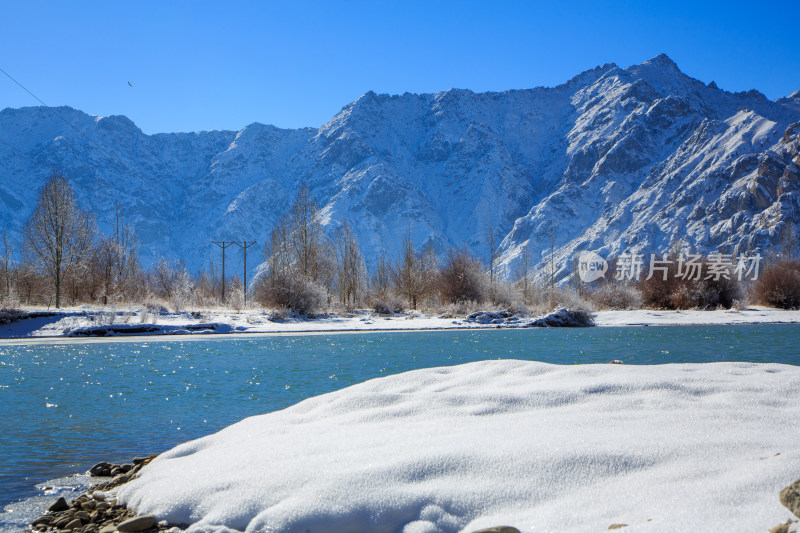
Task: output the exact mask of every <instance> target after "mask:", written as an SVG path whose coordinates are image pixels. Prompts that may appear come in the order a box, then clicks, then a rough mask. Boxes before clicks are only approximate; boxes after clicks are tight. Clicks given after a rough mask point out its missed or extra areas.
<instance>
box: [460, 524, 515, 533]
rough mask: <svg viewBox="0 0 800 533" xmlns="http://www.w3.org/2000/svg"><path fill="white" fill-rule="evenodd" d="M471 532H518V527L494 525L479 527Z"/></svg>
mask: <svg viewBox="0 0 800 533" xmlns="http://www.w3.org/2000/svg"><path fill="white" fill-rule="evenodd" d="M472 533H520V531H519V529H517V528H515V527H511V526H495V527H487V528H486V529H479V530H478V531H473V532H472Z"/></svg>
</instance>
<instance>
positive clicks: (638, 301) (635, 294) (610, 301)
mask: <svg viewBox="0 0 800 533" xmlns="http://www.w3.org/2000/svg"><path fill="white" fill-rule="evenodd" d="M591 300H592V302H593V303H594V305H595V306H596V307H597V308H599V309H619V310H626V309H638V308H639V307H641V306H642V295H641V294H640V293H639V291H638V290H636V288H634V287H631V286H629V285H603V286H602V287H599V288H598V289H597V290H595V291H594V292H593V293H592V295H591Z"/></svg>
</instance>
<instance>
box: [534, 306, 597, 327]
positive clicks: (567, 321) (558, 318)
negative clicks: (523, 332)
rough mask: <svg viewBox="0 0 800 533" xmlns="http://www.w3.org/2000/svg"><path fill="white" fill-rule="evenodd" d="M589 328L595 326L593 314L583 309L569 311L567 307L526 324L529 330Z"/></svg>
mask: <svg viewBox="0 0 800 533" xmlns="http://www.w3.org/2000/svg"><path fill="white" fill-rule="evenodd" d="M588 326H594V315H592V313H590V312H589V311H585V310H583V309H567V308H566V307H562V308H561V309H558V310H557V311H553V312H552V313H550V314H549V315H546V316H543V317H542V318H537V319H536V320H534V321H532V322H529V323H528V324H525V327H528V328H559V327H568V328H569V327H572V328H581V327H588Z"/></svg>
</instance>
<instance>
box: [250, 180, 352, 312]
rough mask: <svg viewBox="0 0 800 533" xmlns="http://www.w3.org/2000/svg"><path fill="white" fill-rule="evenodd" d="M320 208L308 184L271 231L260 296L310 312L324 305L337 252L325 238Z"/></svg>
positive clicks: (334, 272)
mask: <svg viewBox="0 0 800 533" xmlns="http://www.w3.org/2000/svg"><path fill="white" fill-rule="evenodd" d="M318 211H319V210H318V208H317V205H316V203H315V202H314V201H313V199H312V198H311V194H310V192H309V190H308V188H307V187H305V186H303V187H302V188H301V189H300V192H299V194H298V195H297V199H296V200H295V202H294V204H293V205H292V208H291V210H290V211H289V212H288V213H286V214H285V215H283V216H282V217H281V218H280V219H279V220H278V222H277V223H276V224H275V226H274V227H273V228H272V231H271V232H270V238H269V241H268V243H267V244H266V245H265V247H264V254H265V255H266V257H267V270H266V273H265V274H264V276H263V277H262V279H261V280H259V282H258V292H259V295H258V299H259V301H261V302H262V303H264V304H266V305H278V306H282V307H287V308H290V309H295V310H297V311H300V312H302V313H310V312H313V311H316V310H317V309H318V308H320V307H322V305H323V303H324V296H323V298H320V296H321V295H322V294H323V291H327V295H328V300H329V301H330V294H331V286H332V284H333V280H334V278H335V276H336V257H335V255H336V252H335V251H333V250H332V249H331V247H330V245H329V244H328V242H327V241H326V240H325V237H324V235H323V233H322V226H321V225H320V223H319V221H318V220H317V214H318Z"/></svg>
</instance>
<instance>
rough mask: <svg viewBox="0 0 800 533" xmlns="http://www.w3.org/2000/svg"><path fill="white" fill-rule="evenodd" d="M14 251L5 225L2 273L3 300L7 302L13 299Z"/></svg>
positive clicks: (0, 262) (0, 257) (0, 258)
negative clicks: (12, 261) (12, 264)
mask: <svg viewBox="0 0 800 533" xmlns="http://www.w3.org/2000/svg"><path fill="white" fill-rule="evenodd" d="M12 252H13V251H12V248H11V244H10V243H9V242H8V234H7V233H6V227H5V226H3V253H2V255H0V273H2V275H3V279H2V290H3V301H5V302H6V303H7V302H8V301H9V300H10V299H11V278H12V277H13V274H12V272H13V269H12V266H11V254H12Z"/></svg>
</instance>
